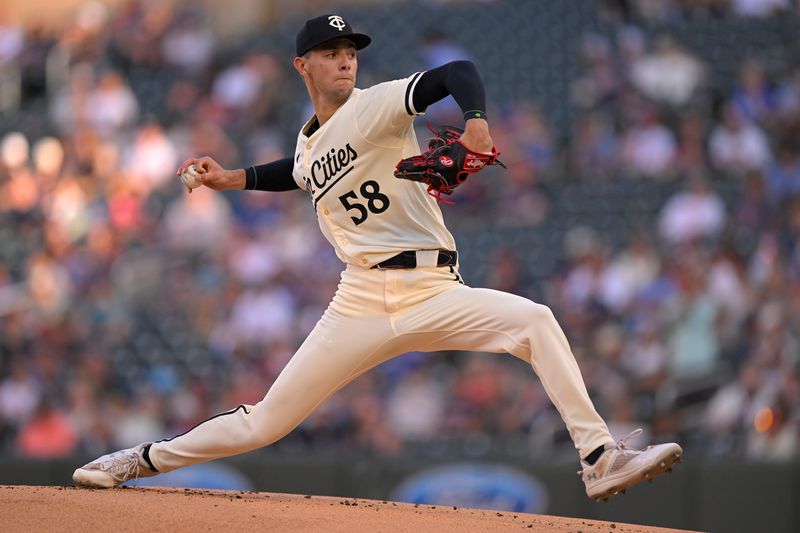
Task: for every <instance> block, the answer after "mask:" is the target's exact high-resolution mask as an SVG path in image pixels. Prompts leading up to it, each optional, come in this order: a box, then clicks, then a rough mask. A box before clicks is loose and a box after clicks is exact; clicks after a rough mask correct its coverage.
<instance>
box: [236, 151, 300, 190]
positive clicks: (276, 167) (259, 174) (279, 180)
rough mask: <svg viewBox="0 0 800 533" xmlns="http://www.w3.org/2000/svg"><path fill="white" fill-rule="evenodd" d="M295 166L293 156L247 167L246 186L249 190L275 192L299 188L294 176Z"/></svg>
mask: <svg viewBox="0 0 800 533" xmlns="http://www.w3.org/2000/svg"><path fill="white" fill-rule="evenodd" d="M293 168H294V160H293V159H292V158H291V157H287V158H285V159H278V160H277V161H273V162H272V163H266V164H264V165H254V166H252V167H249V168H246V169H245V171H244V172H245V185H244V188H245V190H249V191H253V190H256V191H274V192H279V191H291V190H294V189H299V188H300V187H298V186H297V182H295V181H294V178H293V177H292V169H293Z"/></svg>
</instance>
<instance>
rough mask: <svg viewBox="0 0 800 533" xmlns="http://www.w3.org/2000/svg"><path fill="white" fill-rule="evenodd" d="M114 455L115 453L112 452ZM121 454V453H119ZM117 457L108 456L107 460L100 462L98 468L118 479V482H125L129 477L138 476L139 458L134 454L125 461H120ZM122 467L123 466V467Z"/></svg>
mask: <svg viewBox="0 0 800 533" xmlns="http://www.w3.org/2000/svg"><path fill="white" fill-rule="evenodd" d="M114 455H116V454H114ZM120 455H121V454H120ZM118 457H119V456H118V455H117V457H114V456H112V457H109V460H108V461H105V462H103V463H101V464H100V468H102V469H103V470H105V471H107V472H108V473H109V474H111V475H112V476H113V477H114V478H116V479H118V480H119V481H120V482H125V481H127V480H129V479H131V478H136V479H138V478H139V459H138V457H136V455H135V454H134V456H133V457H132V458H131V459H129V460H128V461H126V462H122V460H121V459H118ZM123 467H124V468H123Z"/></svg>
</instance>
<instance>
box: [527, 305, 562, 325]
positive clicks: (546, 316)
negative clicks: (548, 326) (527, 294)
mask: <svg viewBox="0 0 800 533" xmlns="http://www.w3.org/2000/svg"><path fill="white" fill-rule="evenodd" d="M526 318H527V319H528V321H529V322H530V323H533V324H534V325H535V324H537V323H541V322H555V320H556V317H555V315H553V311H552V310H551V309H550V308H549V307H547V306H546V305H543V304H537V303H536V302H531V303H530V305H529V306H528V308H527V309H526Z"/></svg>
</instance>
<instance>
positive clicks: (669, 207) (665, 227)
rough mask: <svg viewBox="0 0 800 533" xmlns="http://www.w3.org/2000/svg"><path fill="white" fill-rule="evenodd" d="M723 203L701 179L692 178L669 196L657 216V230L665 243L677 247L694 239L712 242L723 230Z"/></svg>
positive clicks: (705, 181)
mask: <svg viewBox="0 0 800 533" xmlns="http://www.w3.org/2000/svg"><path fill="white" fill-rule="evenodd" d="M725 220H726V213H725V206H724V204H723V203H722V199H721V198H720V197H719V196H718V195H717V194H716V193H715V192H714V191H713V190H712V189H711V187H710V184H709V183H708V180H707V179H706V178H705V177H703V176H693V177H692V178H690V180H689V183H688V184H687V186H686V187H685V188H684V189H683V190H682V191H679V192H678V193H676V194H675V195H673V196H672V198H670V199H669V200H667V203H666V204H665V205H664V207H663V209H662V210H661V214H660V215H659V230H660V234H661V236H662V237H663V238H664V239H666V241H667V242H669V243H673V244H678V243H682V242H687V241H691V240H693V239H697V238H709V239H713V238H716V237H718V236H719V235H720V233H721V231H722V230H723V228H724V227H725Z"/></svg>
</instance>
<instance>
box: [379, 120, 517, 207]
mask: <svg viewBox="0 0 800 533" xmlns="http://www.w3.org/2000/svg"><path fill="white" fill-rule="evenodd" d="M429 127H430V126H429ZM431 131H432V132H433V134H434V137H433V138H431V139H430V140H429V141H428V150H427V151H426V152H425V153H422V154H420V155H415V156H413V157H407V158H406V159H403V160H402V161H400V162H399V163H397V167H396V168H395V170H394V175H395V177H396V178H401V179H406V180H411V181H418V182H420V183H424V184H425V185H427V186H428V194H430V195H431V196H433V197H434V198H436V200H438V201H439V202H444V203H452V202H448V201H447V200H443V199H442V195H443V194H446V195H450V194H453V191H454V190H455V189H456V187H458V186H459V185H461V184H462V183H464V181H466V179H467V178H468V177H469V176H470V174H475V173H476V172H480V171H481V170H483V168H484V167H485V166H487V165H500V166H501V167H503V168H506V166H505V165H504V164H503V163H502V162H501V161H500V160H499V159H497V156H499V155H500V153H499V152H498V151H497V150H495V149H494V148H492V153H491V154H481V153H478V152H473V151H472V150H470V149H469V148H467V147H466V146H464V145H463V144H462V143H461V141H460V140H459V138H460V137H461V134H462V133H464V130H462V129H461V128H456V127H455V126H442V127H440V128H438V129H433V128H431Z"/></svg>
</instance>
